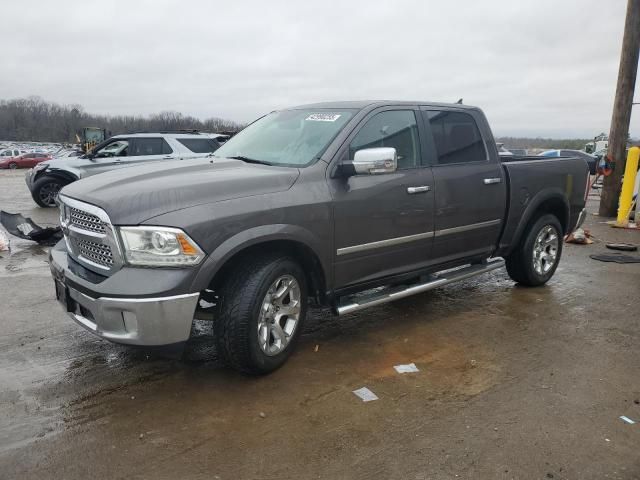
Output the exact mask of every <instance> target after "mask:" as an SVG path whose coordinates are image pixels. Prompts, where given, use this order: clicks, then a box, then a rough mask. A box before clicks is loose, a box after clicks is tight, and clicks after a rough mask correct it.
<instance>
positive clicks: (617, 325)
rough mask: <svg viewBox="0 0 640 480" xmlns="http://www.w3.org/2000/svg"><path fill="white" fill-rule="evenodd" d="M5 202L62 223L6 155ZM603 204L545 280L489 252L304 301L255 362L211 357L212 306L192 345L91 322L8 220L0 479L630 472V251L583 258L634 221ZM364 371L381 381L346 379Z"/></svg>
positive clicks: (1, 313) (639, 239)
mask: <svg viewBox="0 0 640 480" xmlns="http://www.w3.org/2000/svg"><path fill="white" fill-rule="evenodd" d="M596 201H597V197H596V198H593V201H592V202H590V207H591V210H593V211H595V210H596V203H595V202H596ZM0 208H1V209H3V210H7V211H10V212H22V213H24V214H25V215H26V216H32V217H33V219H34V220H35V221H36V222H39V223H44V224H51V225H53V224H56V217H57V212H56V211H54V210H43V209H39V208H37V207H35V205H34V204H33V202H32V200H31V198H30V196H29V193H28V191H27V189H26V186H25V185H24V181H23V172H20V171H18V172H9V171H2V172H0ZM602 220H603V219H600V218H599V217H597V216H593V215H589V218H588V220H587V228H589V229H590V230H591V231H592V233H593V234H594V236H595V238H596V239H597V241H596V243H594V244H593V245H590V246H578V245H565V251H564V256H563V260H562V263H561V264H560V268H559V270H558V272H557V274H556V275H555V277H554V278H553V279H552V281H551V282H550V283H549V284H548V285H547V286H546V287H543V288H536V289H528V288H522V287H518V286H515V285H514V284H513V282H512V281H510V280H509V278H508V277H507V275H506V273H505V272H504V271H496V272H491V273H490V274H486V275H484V276H481V277H477V278H476V279H473V280H469V281H466V282H463V283H460V284H455V285H450V286H448V287H445V288H442V289H438V290H435V291H432V292H428V293H426V294H422V295H419V296H415V297H412V298H409V299H405V300H402V301H398V302H396V303H393V304H388V305H385V306H383V307H378V308H372V309H370V310H365V311H364V312H361V313H359V314H357V315H351V316H347V317H343V318H340V319H336V318H332V317H331V316H330V315H329V314H328V313H327V312H325V311H314V312H313V313H312V315H311V318H309V319H308V321H307V324H306V328H305V332H304V336H303V339H302V342H301V344H300V346H299V349H298V351H297V352H296V353H295V354H294V355H293V356H292V358H291V359H290V361H289V362H288V364H287V365H286V366H285V367H283V368H282V369H280V370H279V371H277V372H275V373H274V374H272V375H269V376H267V377H262V378H247V377H244V376H240V375H238V374H236V373H235V372H233V371H229V370H227V369H225V368H223V367H221V366H220V365H219V363H218V362H217V361H216V356H215V352H214V351H213V350H212V349H210V348H207V346H208V345H209V343H210V340H211V338H210V336H209V330H210V329H209V328H208V327H209V325H207V324H206V323H205V324H201V325H199V328H198V336H197V339H196V341H194V344H193V345H192V348H191V351H190V355H189V360H187V361H178V360H170V359H165V358H163V357H161V356H158V354H157V353H155V352H151V351H145V350H141V349H135V348H127V347H122V346H118V345H114V344H110V343H107V342H105V341H102V340H100V339H98V338H96V337H94V336H92V335H91V334H90V333H88V332H86V331H84V330H83V329H81V328H80V327H78V326H76V325H75V324H74V323H72V322H71V320H70V319H68V318H67V317H66V315H65V314H64V313H63V312H62V311H61V308H60V307H59V306H58V305H57V303H56V301H55V298H54V290H53V284H52V281H51V279H50V277H49V268H48V265H47V256H46V249H45V248H41V247H38V246H34V245H29V244H28V242H24V241H20V240H17V239H15V238H13V239H12V251H11V253H9V252H0V257H1V258H0V291H1V292H2V294H1V299H2V302H1V306H0V319H1V320H0V478H2V479H5V478H6V479H14V478H16V479H18V478H20V479H31V478H33V479H39V480H42V479H48V478H56V479H60V478H65V479H86V478H127V479H138V478H140V479H141V478H152V479H175V478H185V479H217V478H220V479H234V480H235V479H249V478H260V479H271V478H273V479H275V478H278V479H280V478H296V479H307V478H327V479H342V478H349V479H352V478H363V479H365V478H366V479H369V478H384V479H386V478H389V479H391V478H398V479H454V478H467V479H511V478H515V479H528V478H532V479H533V478H540V479H548V478H555V479H603V478H609V479H637V478H640V455H639V453H638V452H639V451H640V375H639V373H640V355H639V340H640V333H639V326H640V315H639V311H640V302H639V300H638V292H639V286H640V264H635V265H618V264H611V263H600V262H596V261H594V260H591V259H590V258H589V254H592V253H596V252H603V251H605V247H604V244H603V242H604V241H627V242H635V243H640V232H633V231H622V230H617V229H612V228H610V227H608V226H606V225H603V224H601V223H600V222H601V221H602ZM411 362H414V363H415V364H416V366H417V367H418V369H419V372H417V373H410V374H403V375H400V374H398V373H396V372H395V371H394V369H393V366H394V365H397V364H401V363H411ZM363 386H366V387H368V388H370V389H371V390H372V391H373V392H375V393H376V395H377V396H378V397H379V400H377V401H374V402H369V403H363V402H362V401H360V400H359V399H358V398H357V397H356V396H355V395H353V393H352V390H355V389H357V388H360V387H363ZM621 415H626V416H627V417H629V418H631V419H634V420H636V421H638V423H636V424H634V425H630V424H627V423H625V422H623V421H622V420H621V419H620V418H619V417H620V416H621Z"/></svg>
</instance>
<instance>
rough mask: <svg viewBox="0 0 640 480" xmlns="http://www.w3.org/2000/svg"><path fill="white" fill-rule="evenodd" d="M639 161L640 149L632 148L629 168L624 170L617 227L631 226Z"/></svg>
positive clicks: (628, 162)
mask: <svg viewBox="0 0 640 480" xmlns="http://www.w3.org/2000/svg"><path fill="white" fill-rule="evenodd" d="M638 159H640V148H638V147H632V148H630V149H629V155H628V156H627V166H626V167H625V170H624V181H623V182H622V191H621V192H620V202H619V206H618V221H617V222H616V226H618V227H626V226H628V225H629V214H630V213H631V204H632V203H633V190H634V189H635V186H636V172H637V171H638Z"/></svg>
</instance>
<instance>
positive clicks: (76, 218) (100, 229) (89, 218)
mask: <svg viewBox="0 0 640 480" xmlns="http://www.w3.org/2000/svg"><path fill="white" fill-rule="evenodd" d="M69 224H70V225H73V226H74V227H77V228H80V229H82V230H88V231H90V232H95V233H104V232H105V224H104V222H103V221H102V220H100V219H99V218H98V217H97V216H95V215H92V214H90V213H87V212H84V211H82V210H79V209H77V208H70V209H69Z"/></svg>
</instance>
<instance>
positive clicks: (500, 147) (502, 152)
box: [496, 143, 513, 157]
mask: <svg viewBox="0 0 640 480" xmlns="http://www.w3.org/2000/svg"><path fill="white" fill-rule="evenodd" d="M496 147H497V149H498V155H500V156H501V157H513V153H512V152H510V151H509V150H507V149H506V148H504V143H496Z"/></svg>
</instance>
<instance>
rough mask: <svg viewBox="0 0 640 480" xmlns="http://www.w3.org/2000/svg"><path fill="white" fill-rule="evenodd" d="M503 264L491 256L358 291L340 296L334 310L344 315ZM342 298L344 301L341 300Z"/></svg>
mask: <svg viewBox="0 0 640 480" xmlns="http://www.w3.org/2000/svg"><path fill="white" fill-rule="evenodd" d="M503 266H504V260H503V259H502V258H491V259H489V260H487V261H486V262H485V263H479V264H474V265H468V266H466V267H463V268H457V269H452V270H445V271H443V272H439V273H436V274H434V275H430V277H429V281H427V282H423V283H415V284H412V285H403V286H401V287H396V288H391V289H386V290H384V291H381V290H380V289H374V290H372V291H369V292H370V293H369V292H363V293H358V294H355V295H349V296H347V297H343V298H340V301H339V302H338V306H337V307H336V311H337V313H338V315H345V314H347V313H353V312H357V311H359V310H364V309H365V308H369V307H373V306H375V305H382V304H383V303H388V302H393V301H394V300H398V299H400V298H405V297H409V296H411V295H415V294H417V293H422V292H426V291H428V290H433V289H434V288H438V287H442V286H444V285H448V284H450V283H453V282H458V281H460V280H465V279H467V278H471V277H475V276H476V275H480V274H482V273H486V272H490V271H491V270H496V269H498V268H502V267H503ZM343 300H344V301H343Z"/></svg>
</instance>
